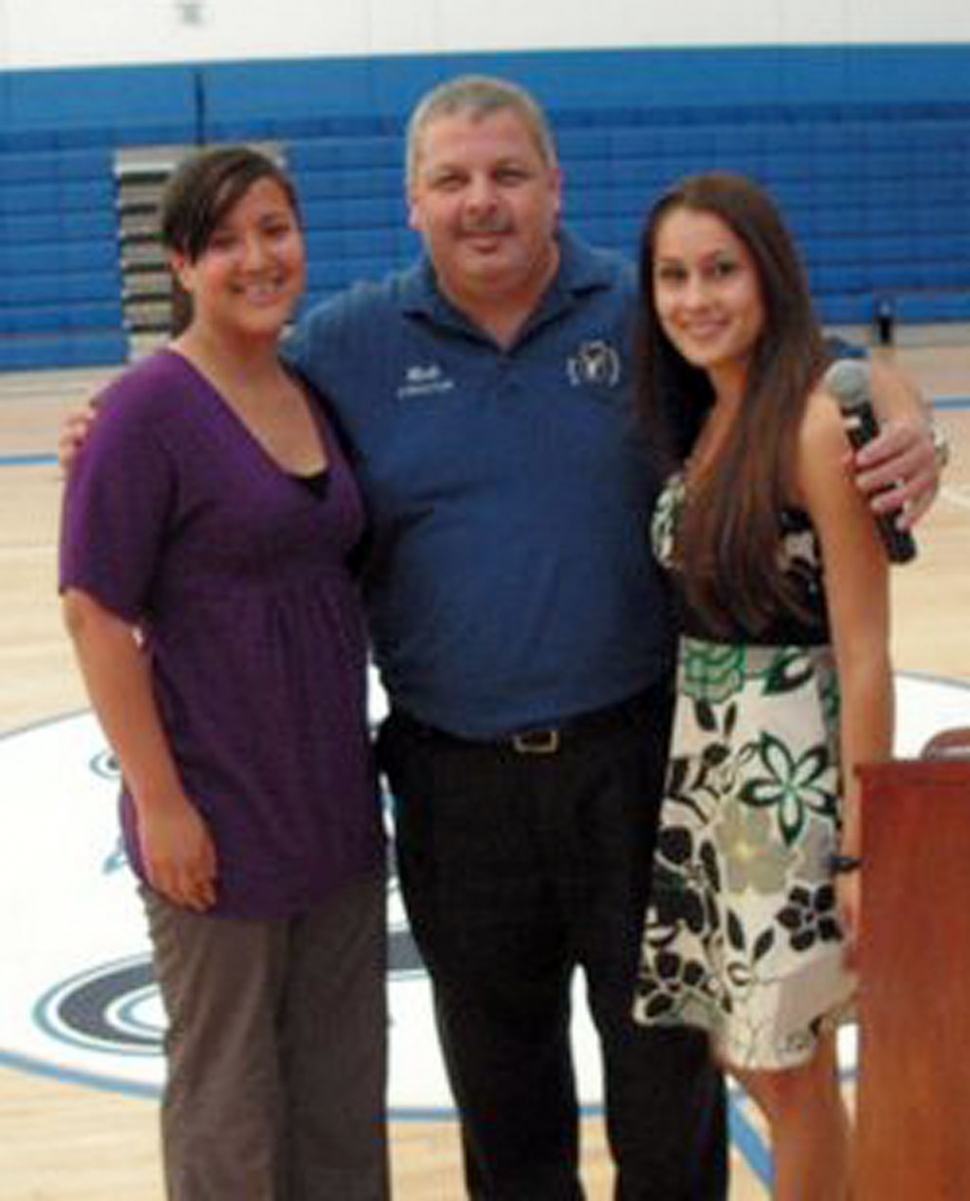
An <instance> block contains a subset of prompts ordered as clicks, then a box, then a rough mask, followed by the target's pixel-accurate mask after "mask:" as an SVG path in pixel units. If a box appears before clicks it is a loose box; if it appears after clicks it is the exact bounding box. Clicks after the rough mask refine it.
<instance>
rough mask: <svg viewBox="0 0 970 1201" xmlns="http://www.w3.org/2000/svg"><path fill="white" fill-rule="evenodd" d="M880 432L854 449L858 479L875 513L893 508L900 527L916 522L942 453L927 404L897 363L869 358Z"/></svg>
mask: <svg viewBox="0 0 970 1201" xmlns="http://www.w3.org/2000/svg"><path fill="white" fill-rule="evenodd" d="M870 364H871V372H872V375H871V379H872V395H873V402H874V404H875V407H876V410H877V412H878V414H879V416H880V418H881V419H882V428H881V430H880V432H879V435H878V436H877V437H876V438H874V439H873V440H872V441H871V442H869V443H868V444H867V445H866V446H864V447H863V448H862V449H861V450H860V451H858V453H857V454H856V455H855V466H856V482H857V484H858V486H859V488H860V489H861V490H862V491H863V492H864V493H866V495H867V496H868V497H869V499H870V503H871V505H872V508H873V511H874V512H876V513H896V514H898V516H897V518H896V520H897V524H898V525H899V526H900V528H901V529H908V528H909V527H911V526H913V525H915V524H916V522H917V521H919V519H920V518H921V517H922V516H923V514H924V513H926V511H927V510H928V509H929V508H930V506H931V505H932V503H933V501H934V500H935V498H936V494H937V492H938V491H939V488H940V472H941V468H942V456H941V455H940V453H939V443H938V440H937V439H936V438H935V437H934V430H933V425H932V421H931V419H930V413H929V409H928V406H927V405H926V403H925V402H924V400H923V398H922V396H921V395H920V393H919V392H918V391H917V389H916V388H915V387H914V385H913V384H912V383H911V382H910V381H909V380H908V379H906V377H905V376H904V375H903V374H902V373H901V372H900V371H898V370H897V369H895V368H893V367H889V366H887V365H886V364H884V363H878V362H874V361H872V360H870Z"/></svg>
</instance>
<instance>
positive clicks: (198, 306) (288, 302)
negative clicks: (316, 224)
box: [171, 176, 306, 339]
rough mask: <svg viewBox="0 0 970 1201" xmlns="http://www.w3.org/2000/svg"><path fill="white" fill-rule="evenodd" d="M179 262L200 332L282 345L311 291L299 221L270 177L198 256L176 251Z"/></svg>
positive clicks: (241, 203) (256, 186) (228, 216)
mask: <svg viewBox="0 0 970 1201" xmlns="http://www.w3.org/2000/svg"><path fill="white" fill-rule="evenodd" d="M171 261H172V270H173V272H174V273H175V275H176V277H177V278H178V280H179V282H180V283H181V285H182V287H183V288H184V289H185V290H186V292H188V293H189V295H190V296H191V298H192V309H193V317H192V324H193V325H194V326H205V327H206V328H207V329H208V330H210V331H211V332H214V333H220V334H222V335H225V336H230V337H236V338H238V337H243V338H270V339H275V338H277V337H278V336H279V333H280V331H281V330H282V328H283V326H284V325H285V324H286V322H287V321H288V320H289V318H290V315H291V313H292V312H293V308H294V306H295V305H296V303H297V301H298V299H299V297H300V295H301V293H302V292H303V289H304V286H305V283H306V252H305V247H304V243H303V235H302V232H301V230H300V225H299V221H298V218H297V215H296V213H295V211H294V209H293V205H292V202H291V200H290V197H289V196H288V195H287V193H286V192H285V191H284V190H283V188H282V187H281V186H280V184H279V183H278V182H277V181H276V180H275V179H273V178H271V177H268V176H267V177H262V178H259V179H257V180H255V182H254V183H252V184H251V185H250V186H249V188H248V189H247V190H246V191H245V192H244V193H243V195H242V196H241V197H240V198H239V200H238V201H237V202H236V203H235V204H234V205H233V206H232V207H231V208H230V209H229V210H228V212H227V213H226V214H225V215H224V216H223V217H222V219H221V220H220V221H219V222H218V223H217V224H216V225H215V227H214V228H213V229H212V232H211V234H210V235H209V237H208V240H207V241H206V243H205V245H204V246H203V247H202V249H201V251H200V252H199V253H198V254H197V255H196V256H194V257H191V256H190V255H189V254H188V253H186V252H184V251H181V252H180V251H176V252H174V253H173V255H172V260H171Z"/></svg>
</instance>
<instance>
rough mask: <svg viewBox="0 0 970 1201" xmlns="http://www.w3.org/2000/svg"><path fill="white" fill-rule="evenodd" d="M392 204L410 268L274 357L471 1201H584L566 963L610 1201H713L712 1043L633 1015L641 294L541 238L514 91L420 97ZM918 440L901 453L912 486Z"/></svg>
mask: <svg viewBox="0 0 970 1201" xmlns="http://www.w3.org/2000/svg"><path fill="white" fill-rule="evenodd" d="M408 189H409V201H410V218H411V224H412V226H413V227H414V228H415V229H417V230H418V231H419V232H420V233H421V235H422V237H423V239H424V242H425V247H426V251H427V253H426V256H425V258H424V259H423V260H422V261H421V262H420V263H419V264H418V265H417V266H416V267H414V268H412V269H411V270H409V271H405V272H403V273H401V274H398V275H394V276H392V277H390V278H389V279H387V280H385V281H384V282H383V283H380V284H378V285H360V286H358V287H356V288H354V289H352V290H351V291H350V292H349V293H348V294H346V295H344V296H342V297H340V298H338V299H336V300H335V301H333V302H331V303H328V304H326V305H324V306H322V307H319V308H318V309H316V310H315V311H313V312H311V313H310V314H309V315H308V317H307V318H306V319H305V320H304V321H303V322H302V324H301V326H300V328H299V329H298V331H297V334H296V337H295V338H294V340H293V342H292V344H291V347H290V350H289V352H288V353H290V354H291V356H292V358H293V361H294V362H295V363H296V365H297V366H298V367H299V369H300V370H301V371H302V372H303V373H304V374H305V375H306V376H307V377H308V378H309V379H310V380H311V381H312V382H313V383H314V384H316V385H317V386H318V387H319V388H320V389H321V390H322V391H323V392H325V393H326V394H328V395H329V396H330V398H331V400H332V402H333V404H334V406H335V408H336V410H337V412H338V414H339V417H340V419H341V420H342V422H343V423H344V426H345V428H346V432H347V434H348V436H349V440H350V442H351V444H352V446H353V447H354V450H355V452H356V467H357V470H358V472H359V474H360V479H361V481H362V483H363V486H364V489H365V494H366V496H367V499H368V502H369V511H370V517H371V522H372V538H373V545H372V547H371V552H370V555H369V561H368V569H367V578H366V584H367V603H368V611H369V616H370V620H371V632H372V638H373V645H374V653H375V657H376V660H377V663H378V666H379V668H380V671H381V675H382V679H383V683H384V685H385V688H386V689H387V692H388V695H389V698H390V703H391V715H390V717H389V719H388V721H387V723H386V725H385V727H384V729H383V731H382V734H381V739H380V750H381V755H382V761H383V763H384V766H385V769H386V771H387V773H388V776H389V780H390V784H391V788H392V791H393V793H394V796H395V798H396V801H397V835H398V848H399V860H400V866H401V880H402V885H403V889H404V897H405V901H406V904H407V908H408V912H409V915H410V920H411V923H412V927H413V930H414V934H415V937H416V939H417V941H418V944H419V946H420V948H421V951H422V953H423V955H424V957H425V960H426V962H427V966H428V970H429V972H430V975H431V980H432V983H433V986H434V994H435V1003H436V1011H437V1018H438V1024H439V1032H440V1036H441V1042H442V1047H443V1050H444V1055H445V1061H446V1064H447V1068H448V1072H449V1076H450V1080H451V1084H452V1088H453V1090H454V1093H455V1097H456V1099H457V1103H458V1108H459V1111H460V1115H461V1122H462V1138H463V1148H464V1154H465V1169H466V1182H467V1187H468V1192H469V1195H470V1196H471V1197H473V1198H476V1199H480V1201H486V1199H487V1201H573V1199H575V1198H581V1197H582V1195H583V1194H582V1190H581V1186H580V1183H579V1176H578V1166H577V1165H578V1139H577V1127H578V1119H577V1103H576V1092H575V1085H574V1079H573V1068H572V1060H571V1056H570V1048H569V1006H570V993H571V982H572V978H573V976H574V973H575V971H576V969H577V968H581V969H582V970H583V972H584V973H585V977H586V985H587V990H588V998H589V1004H590V1009H591V1013H592V1016H593V1019H594V1021H595V1024H596V1027H597V1030H598V1033H599V1036H600V1040H601V1046H602V1052H603V1058H604V1068H605V1075H604V1080H605V1102H606V1106H605V1108H606V1122H607V1131H608V1135H609V1141H610V1147H611V1151H612V1153H613V1156H614V1158H615V1161H616V1164H617V1196H618V1197H620V1198H624V1199H626V1201H633V1199H635V1201H713V1199H715V1198H723V1197H724V1196H725V1195H726V1189H727V1185H726V1176H727V1173H726V1166H725V1163H726V1150H725V1145H726V1139H725V1129H724V1105H723V1095H722V1088H721V1082H720V1078H719V1076H718V1074H717V1072H716V1071H715V1069H714V1067H713V1066H712V1065H711V1063H710V1062H709V1059H708V1055H707V1051H706V1045H705V1043H704V1041H703V1039H702V1038H701V1037H700V1036H698V1035H694V1034H692V1033H688V1032H685V1031H663V1032H662V1031H658V1030H656V1029H652V1030H642V1029H634V1027H633V1025H632V1023H631V1021H630V1017H629V1011H630V986H631V979H632V974H633V972H634V969H635V965H636V959H637V951H638V944H639V938H640V933H641V921H642V914H643V908H644V902H645V898H646V891H647V884H648V881H647V873H648V865H649V863H650V861H651V850H652V843H653V837H654V829H655V823H656V816H657V805H658V798H659V796H660V793H661V780H662V775H663V766H664V757H665V747H666V742H667V730H668V716H669V699H670V698H669V689H670V683H669V671H670V664H671V650H672V647H671V630H670V625H669V621H668V613H667V600H666V596H665V592H664V588H663V585H662V583H661V580H660V579H659V577H658V573H657V570H656V568H655V566H654V563H653V562H652V559H651V556H650V554H649V551H648V547H647V544H646V540H645V534H644V529H645V523H646V517H647V513H648V511H649V509H650V504H651V499H652V496H653V491H654V486H655V480H654V479H653V478H652V476H651V473H650V470H649V467H648V457H647V454H646V448H645V447H644V446H643V445H642V444H641V442H640V439H639V436H638V432H637V429H636V425H635V421H634V417H633V413H632V388H631V382H632V381H631V358H630V344H631V333H632V331H631V323H632V320H633V307H634V306H633V298H634V288H633V279H632V276H631V274H630V271H629V269H628V267H627V266H626V265H625V264H623V263H622V262H621V261H619V260H617V259H616V258H614V257H611V256H608V255H606V254H603V253H600V252H597V251H594V250H592V249H591V248H589V247H588V246H585V245H584V244H582V243H581V242H579V241H577V240H576V239H575V238H573V237H571V236H570V235H569V233H568V232H566V231H565V230H563V229H562V228H561V227H560V223H559V217H560V206H561V194H560V177H559V171H558V167H557V162H556V155H555V150H554V147H553V142H552V138H551V136H550V132H549V130H548V128H547V125H546V122H545V120H544V118H543V115H542V113H541V112H540V111H539V110H538V109H537V107H536V106H535V104H534V102H533V101H532V100H531V98H530V97H529V96H528V95H527V94H525V93H523V92H522V91H520V90H519V89H518V88H515V87H513V86H512V85H509V84H506V83H504V82H501V81H496V80H483V79H460V80H455V81H451V82H449V83H446V84H444V85H442V86H441V87H440V88H438V89H437V90H436V91H434V92H432V93H431V94H430V95H429V96H428V97H426V98H425V99H424V101H423V102H422V103H421V105H419V107H418V109H417V110H416V112H415V114H414V116H413V118H412V121H411V126H410V130H409V139H408ZM884 390H888V391H890V392H891V391H893V388H892V387H891V386H890V385H888V384H887V385H885V386H884ZM893 399H896V400H899V398H898V397H894V398H893ZM910 404H912V401H911V398H910V397H909V395H908V393H907V394H906V396H905V398H903V399H901V400H899V405H900V407H901V409H902V411H903V412H906V411H907V406H908V405H910ZM910 425H911V429H910V431H909V433H908V434H906V432H905V430H904V431H903V433H901V434H897V440H898V445H900V446H902V447H904V448H908V453H909V456H910V458H911V459H912V460H913V461H914V462H916V463H917V465H920V466H922V468H924V469H925V468H926V464H927V462H928V460H931V458H932V455H931V453H930V452H929V451H928V449H927V443H928V440H927V439H926V437H925V436H923V435H922V434H921V433H919V432H917V430H918V426H919V421H918V419H917V420H913V421H911V423H910ZM891 448H892V446H891V444H890V449H891ZM897 463H898V459H897ZM896 474H903V475H909V474H911V472H909V471H908V469H907V470H899V469H897V471H896ZM929 474H930V477H931V479H932V471H930V472H929ZM917 475H919V472H917ZM877 482H878V477H877ZM915 486H916V485H914V487H915ZM929 492H930V493H932V484H931V485H930V488H929Z"/></svg>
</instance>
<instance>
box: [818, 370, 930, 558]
mask: <svg viewBox="0 0 970 1201" xmlns="http://www.w3.org/2000/svg"><path fill="white" fill-rule="evenodd" d="M822 383H823V385H824V387H825V389H826V391H827V392H829V393H831V395H832V396H834V397H835V399H836V401H837V402H838V405H839V409H840V410H841V412H842V421H843V424H844V425H845V433H846V437H847V438H848V439H849V442H850V443H851V444H852V448H853V449H854V450H861V449H862V447H863V446H865V445H866V443H867V442H871V441H872V439H873V438H875V436H876V435H877V434H878V433H879V424H878V422H877V421H876V414H875V411H874V410H873V407H872V389H871V387H870V383H869V368H868V366H867V365H866V364H865V363H863V362H860V361H859V360H858V359H839V361H838V362H837V363H833V364H832V366H831V367H830V368H829V369H828V371H826V373H825V377H824V379H823V380H822ZM874 520H875V523H876V528H877V530H878V531H879V537H880V538H881V539H882V544H883V546H884V547H885V550H886V554H887V556H888V558H889V561H890V563H908V562H909V561H910V560H911V559H913V558H915V556H916V543H915V541H914V540H913V535H912V534H911V533H910V532H909V530H901V529H899V528H898V527H897V526H896V520H895V515H894V514H892V513H878V514H875V515H874Z"/></svg>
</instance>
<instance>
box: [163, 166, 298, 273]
mask: <svg viewBox="0 0 970 1201" xmlns="http://www.w3.org/2000/svg"><path fill="white" fill-rule="evenodd" d="M259 179H271V180H272V181H273V182H274V183H276V184H278V185H279V187H280V188H281V190H282V191H283V193H284V194H285V195H286V198H287V200H288V201H289V203H290V206H291V207H292V209H293V211H294V213H295V214H296V216H297V218H298V219H299V216H300V205H299V201H298V199H297V195H296V189H295V188H294V187H293V183H292V181H291V180H290V178H289V176H288V175H287V174H286V172H285V171H284V170H283V168H282V167H281V166H280V165H279V164H278V163H276V162H274V161H273V159H271V158H270V157H269V155H267V154H264V153H263V152H262V151H260V150H254V149H252V148H251V147H249V146H217V147H213V148H211V149H208V150H198V151H195V152H194V153H193V154H190V155H189V157H188V158H185V159H183V160H182V162H181V163H179V165H178V166H177V167H176V168H175V171H174V172H173V174H172V175H171V177H170V178H169V180H168V183H167V184H166V185H165V189H164V191H163V192H162V199H161V206H160V211H159V224H160V231H161V235H162V243H163V245H164V246H165V247H166V249H167V250H174V251H178V252H179V253H180V254H184V255H185V256H186V257H187V258H188V260H189V261H190V262H195V260H196V259H197V258H199V257H200V256H201V255H202V254H204V253H205V249H206V247H207V246H208V245H209V242H210V240H211V239H212V235H213V233H214V232H215V230H216V228H217V227H218V225H219V223H220V222H221V221H222V220H223V219H224V218H225V216H226V214H227V213H228V212H229V211H230V210H231V209H232V208H233V206H234V205H236V204H237V203H238V202H239V201H240V200H241V199H242V197H243V196H245V194H246V193H247V192H248V191H249V189H250V188H251V187H252V186H253V184H254V183H256V181H257V180H259Z"/></svg>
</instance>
